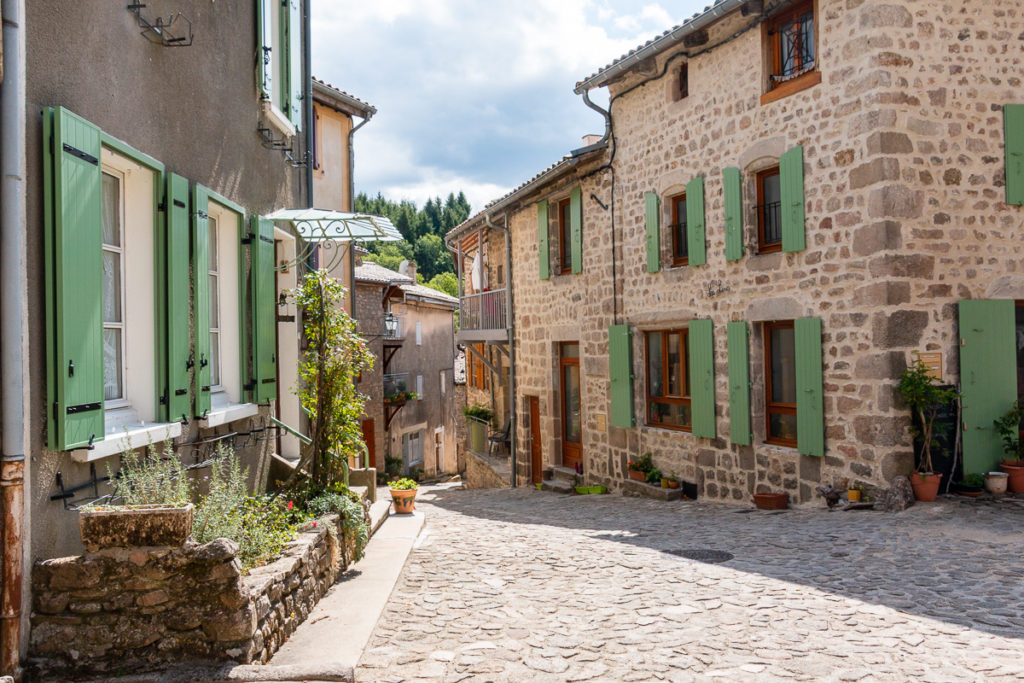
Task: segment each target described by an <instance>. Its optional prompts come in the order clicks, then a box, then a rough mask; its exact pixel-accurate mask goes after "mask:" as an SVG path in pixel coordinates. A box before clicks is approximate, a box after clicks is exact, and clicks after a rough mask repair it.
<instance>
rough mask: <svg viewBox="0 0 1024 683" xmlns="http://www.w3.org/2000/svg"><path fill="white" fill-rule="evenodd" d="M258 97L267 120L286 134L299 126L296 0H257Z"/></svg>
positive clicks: (299, 57)
mask: <svg viewBox="0 0 1024 683" xmlns="http://www.w3.org/2000/svg"><path fill="white" fill-rule="evenodd" d="M257 8H258V9H257V15H258V17H259V35H258V39H259V43H260V45H259V48H260V52H261V54H262V57H263V59H262V61H261V62H260V64H259V75H258V78H259V88H260V96H261V97H262V98H263V101H264V102H265V106H264V113H265V114H266V117H267V119H268V120H269V121H270V122H271V123H273V124H274V126H275V127H276V128H278V130H279V131H280V132H282V133H284V134H285V135H286V136H288V137H291V136H293V135H295V133H296V131H297V130H299V129H301V126H302V107H301V106H300V103H301V101H302V90H303V87H302V86H303V80H302V44H301V41H302V13H301V11H300V7H299V0H257Z"/></svg>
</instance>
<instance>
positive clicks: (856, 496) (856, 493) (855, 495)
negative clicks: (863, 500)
mask: <svg viewBox="0 0 1024 683" xmlns="http://www.w3.org/2000/svg"><path fill="white" fill-rule="evenodd" d="M846 499H847V500H848V501H850V502H851V503H859V502H860V489H850V490H849V491H847V492H846Z"/></svg>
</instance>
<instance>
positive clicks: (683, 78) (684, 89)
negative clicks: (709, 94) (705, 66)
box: [679, 63, 690, 99]
mask: <svg viewBox="0 0 1024 683" xmlns="http://www.w3.org/2000/svg"><path fill="white" fill-rule="evenodd" d="M689 95H690V65H689V64H687V63H684V64H683V65H682V66H680V67H679V99H683V98H684V97H689Z"/></svg>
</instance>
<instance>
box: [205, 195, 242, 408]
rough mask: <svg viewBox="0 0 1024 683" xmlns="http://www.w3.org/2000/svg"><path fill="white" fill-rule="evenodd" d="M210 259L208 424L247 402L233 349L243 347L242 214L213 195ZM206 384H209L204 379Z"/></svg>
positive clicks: (210, 201) (209, 207)
mask: <svg viewBox="0 0 1024 683" xmlns="http://www.w3.org/2000/svg"><path fill="white" fill-rule="evenodd" d="M206 213H207V215H208V218H207V230H208V237H207V243H208V244H209V254H208V256H209V261H208V263H207V266H206V272H207V283H208V291H207V292H206V300H207V302H208V309H209V311H208V317H209V330H210V350H209V358H208V362H209V368H210V377H209V389H210V410H211V415H210V416H208V417H207V423H206V426H213V425H216V424H218V423H219V422H220V420H222V419H226V417H222V416H220V415H219V412H221V411H224V410H227V409H228V408H229V406H235V405H241V404H242V403H244V401H243V397H242V375H241V369H240V367H239V365H238V363H237V362H225V360H226V359H229V358H235V357H236V356H235V355H234V354H233V353H232V350H233V349H239V348H241V344H242V338H241V324H242V322H241V312H240V303H239V299H240V290H239V284H238V268H239V259H240V254H239V248H240V247H239V240H240V226H241V225H242V216H241V215H240V214H239V213H238V212H236V211H234V210H232V209H229V208H228V207H226V206H224V205H223V204H221V203H220V202H219V201H215V200H214V199H212V198H210V199H208V200H207V203H206ZM202 384H204V385H205V384H206V381H205V380H204V381H203V382H202ZM199 414H202V413H201V412H200V413H199Z"/></svg>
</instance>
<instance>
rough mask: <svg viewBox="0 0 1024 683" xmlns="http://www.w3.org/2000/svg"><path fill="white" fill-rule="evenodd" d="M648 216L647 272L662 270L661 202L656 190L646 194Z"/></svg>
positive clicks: (645, 208) (645, 207) (645, 206)
mask: <svg viewBox="0 0 1024 683" xmlns="http://www.w3.org/2000/svg"><path fill="white" fill-rule="evenodd" d="M644 210H645V213H646V217H647V272H648V273H657V272H658V271H659V270H661V202H660V201H659V199H658V195H657V194H655V193H654V192H647V193H645V194H644Z"/></svg>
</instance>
